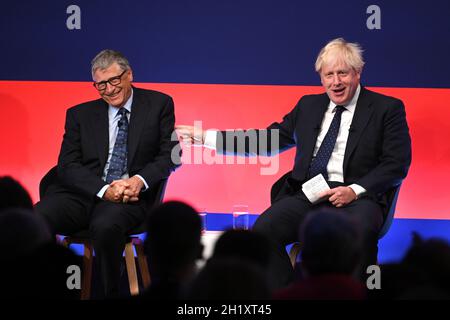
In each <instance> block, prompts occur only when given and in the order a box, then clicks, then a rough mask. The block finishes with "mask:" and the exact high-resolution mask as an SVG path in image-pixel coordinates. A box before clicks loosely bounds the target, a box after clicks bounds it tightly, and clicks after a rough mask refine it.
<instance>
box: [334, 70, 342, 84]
mask: <svg viewBox="0 0 450 320" xmlns="http://www.w3.org/2000/svg"><path fill="white" fill-rule="evenodd" d="M340 83H341V78H340V77H339V75H338V74H337V73H336V74H334V75H333V84H334V85H337V84H340Z"/></svg>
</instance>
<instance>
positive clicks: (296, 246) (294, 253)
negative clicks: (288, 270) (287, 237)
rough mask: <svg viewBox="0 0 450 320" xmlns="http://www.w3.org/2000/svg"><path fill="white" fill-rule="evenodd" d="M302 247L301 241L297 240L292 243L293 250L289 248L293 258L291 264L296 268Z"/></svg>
mask: <svg viewBox="0 0 450 320" xmlns="http://www.w3.org/2000/svg"><path fill="white" fill-rule="evenodd" d="M300 249H301V246H300V243H298V242H296V243H294V244H293V245H292V247H291V250H289V259H290V260H291V265H292V267H293V268H295V264H296V263H297V256H298V254H299V252H300Z"/></svg>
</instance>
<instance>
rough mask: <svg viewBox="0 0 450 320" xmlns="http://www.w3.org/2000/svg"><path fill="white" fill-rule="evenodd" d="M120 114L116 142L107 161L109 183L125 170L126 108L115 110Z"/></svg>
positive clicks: (126, 154) (107, 179)
mask: <svg viewBox="0 0 450 320" xmlns="http://www.w3.org/2000/svg"><path fill="white" fill-rule="evenodd" d="M117 114H118V115H120V116H121V118H120V120H119V123H118V124H117V125H118V127H119V131H118V132H117V137H116V142H115V143H114V149H113V152H112V155H111V159H110V161H109V168H108V173H107V175H106V182H107V183H111V182H113V181H114V180H118V179H120V178H121V177H122V175H123V174H124V173H125V172H127V156H128V150H127V140H128V139H127V137H128V118H127V109H125V108H120V109H119V111H118V112H117Z"/></svg>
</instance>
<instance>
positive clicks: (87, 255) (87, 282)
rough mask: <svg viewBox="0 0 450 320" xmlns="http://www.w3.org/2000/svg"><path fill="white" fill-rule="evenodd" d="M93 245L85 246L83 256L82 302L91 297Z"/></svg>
mask: <svg viewBox="0 0 450 320" xmlns="http://www.w3.org/2000/svg"><path fill="white" fill-rule="evenodd" d="M92 260H93V255H92V245H91V244H90V243H85V244H84V255H83V277H82V279H83V280H82V284H81V300H89V299H90V297H91V282H92V264H93V261H92Z"/></svg>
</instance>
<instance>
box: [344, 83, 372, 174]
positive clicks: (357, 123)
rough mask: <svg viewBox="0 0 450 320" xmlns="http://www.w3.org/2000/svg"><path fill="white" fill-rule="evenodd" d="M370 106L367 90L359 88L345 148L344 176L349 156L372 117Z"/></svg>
mask: <svg viewBox="0 0 450 320" xmlns="http://www.w3.org/2000/svg"><path fill="white" fill-rule="evenodd" d="M371 104H372V101H370V98H369V97H368V95H367V90H366V89H364V88H361V93H360V94H359V97H358V102H357V103H356V108H355V114H354V115H353V120H352V124H351V131H350V133H349V135H348V140H347V146H346V148H345V155H344V176H345V172H346V168H347V166H348V161H349V159H350V156H351V155H352V153H353V151H354V150H355V148H356V146H357V145H358V141H359V139H360V138H361V136H362V134H363V133H364V129H365V128H366V126H367V123H368V122H369V119H370V117H371V116H372V113H373V108H372V107H371Z"/></svg>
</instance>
